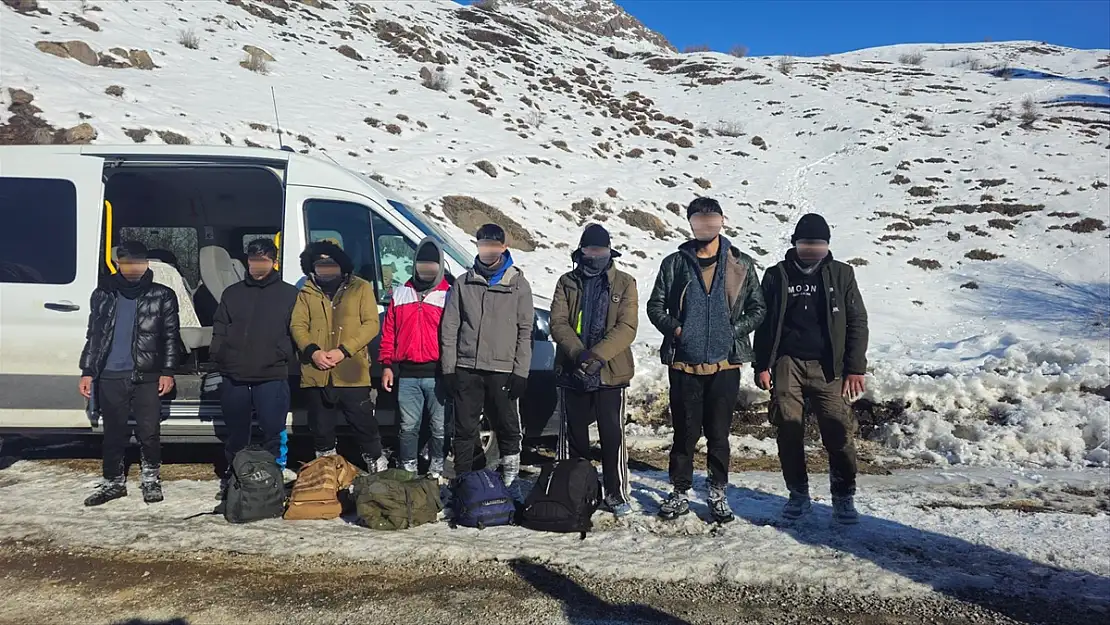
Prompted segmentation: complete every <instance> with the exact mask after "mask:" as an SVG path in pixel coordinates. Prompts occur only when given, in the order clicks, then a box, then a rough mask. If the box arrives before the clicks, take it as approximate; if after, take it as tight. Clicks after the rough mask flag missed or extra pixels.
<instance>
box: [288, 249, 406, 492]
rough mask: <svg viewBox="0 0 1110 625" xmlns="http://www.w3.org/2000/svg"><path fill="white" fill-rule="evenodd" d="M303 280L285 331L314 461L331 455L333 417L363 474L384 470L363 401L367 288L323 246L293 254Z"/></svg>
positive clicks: (370, 332)
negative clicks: (351, 438) (346, 428)
mask: <svg viewBox="0 0 1110 625" xmlns="http://www.w3.org/2000/svg"><path fill="white" fill-rule="evenodd" d="M301 270H302V271H304V273H305V276H306V279H305V283H304V286H303V287H301V291H300V293H298V294H297V303H296V304H295V305H294V307H293V318H292V322H291V324H290V331H291V333H292V335H293V341H294V342H295V343H296V344H297V349H298V350H300V352H301V388H303V389H305V393H306V396H307V403H308V425H309V429H311V430H312V437H313V439H314V443H315V446H316V457H320V456H327V455H331V454H334V453H335V427H336V421H337V419H338V416H339V413H343V416H344V418H346V420H347V424H348V425H350V426H351V429H352V430H353V431H354V433H355V438H356V440H357V441H358V444H359V447H360V448H361V450H362V459H363V460H364V461H365V462H366V465H367V470H368V471H370V472H371V473H376V472H378V471H384V470H385V469H387V468H388V461H387V459H386V458H385V456H384V455H382V439H381V434H380V433H379V432H378V421H377V418H376V417H375V416H374V406H373V404H372V403H371V401H370V351H369V349H368V346H369V345H370V341H372V340H374V337H376V336H377V335H378V328H379V325H380V321H379V318H378V302H377V298H375V297H374V287H373V285H371V284H370V283H369V282H367V281H366V280H363V279H362V278H360V277H358V276H356V275H354V264H353V263H352V262H351V259H350V257H348V256H347V254H346V253H344V252H343V250H342V249H341V248H340V247H339V246H338V245H336V244H334V243H332V242H330V241H317V242H315V243H311V244H309V246H308V248H307V249H305V251H304V252H303V253H302V254H301Z"/></svg>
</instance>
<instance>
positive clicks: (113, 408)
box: [79, 241, 181, 506]
mask: <svg viewBox="0 0 1110 625" xmlns="http://www.w3.org/2000/svg"><path fill="white" fill-rule="evenodd" d="M146 252H147V250H146V247H145V246H144V245H143V244H142V243H139V242H137V241H124V242H122V243H120V245H119V247H118V248H117V253H116V257H117V261H116V268H117V271H116V272H115V273H113V274H112V275H111V276H109V277H107V278H106V279H105V280H103V281H102V282H101V284H100V286H98V287H97V288H96V290H95V291H93V294H92V299H91V302H90V304H89V326H88V333H87V336H86V341H85V348H84V349H83V350H82V351H81V384H80V388H79V390H80V392H81V395H83V396H84V397H85V398H86V399H92V400H95V402H96V405H97V406H98V407H99V409H100V416H101V419H102V423H103V425H104V462H103V477H104V479H103V481H102V482H101V483H100V484H99V485H98V486H97V487H96V490H95V491H94V492H93V494H92V495H89V497H88V499H86V500H85V505H86V506H99V505H101V504H104V503H107V502H109V501H111V500H113V499H119V498H120V497H126V496H127V476H126V474H125V473H124V465H123V463H124V454H125V452H126V450H127V443H128V441H129V440H130V439H131V428H130V427H129V426H128V422H127V421H128V418H129V417H131V416H134V417H135V429H136V431H137V434H138V438H139V444H140V445H141V448H142V470H141V482H140V486H141V488H142V491H143V501H145V502H147V503H156V502H159V501H162V482H161V466H162V447H161V441H160V440H159V433H160V432H159V429H160V426H161V420H162V400H161V397H162V396H163V395H166V394H167V393H169V392H170V391H172V390H173V372H174V369H175V368H176V367H177V365H178V363H179V362H180V360H181V338H180V333H179V331H178V326H179V320H178V317H177V295H176V294H174V292H173V291H172V290H171V289H169V288H168V287H165V286H162V285H161V284H155V283H154V274H153V273H152V272H151V271H150V268H149V265H148V263H147V257H146ZM94 390H95V398H94V397H93V395H94Z"/></svg>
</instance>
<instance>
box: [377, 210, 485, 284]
mask: <svg viewBox="0 0 1110 625" xmlns="http://www.w3.org/2000/svg"><path fill="white" fill-rule="evenodd" d="M389 205H390V206H392V207H393V208H394V209H396V210H397V212H398V213H401V216H403V217H404V218H405V219H407V220H409V221H410V222H412V223H414V224H416V227H417V228H419V229H420V231H421V232H423V233H424V235H425V236H429V237H432V238H433V239H435V240H436V241H438V242H439V244H440V247H442V248H443V251H444V252H445V253H446V254H447V255H448V256H450V257H451V258H452V259H454V261H455V262H457V263H458V264H459V266H460V267H463V268H464V269H465V268H467V267H470V266H471V265H473V264H474V260H473V259H474V256H473V255H472V254H467V253H466V252H464V251H462V250H461V249H459V247H458V246H457V245H456V244H455V241H454V240H453V239H452V238H451V237H450V235H448V234H447V233H446V232H444V231H443V230H442V229H441V228H440V227H439V226H437V225H436V224H434V223H432V222H430V221H426V220H425V219H424V218H423V217H421V216H420V215H418V214H416V212H414V211H413V210H412V209H411V208H409V207H408V206H405V205H404V204H402V203H400V202H396V201H394V200H389Z"/></svg>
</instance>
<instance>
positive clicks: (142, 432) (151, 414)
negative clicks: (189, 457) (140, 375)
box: [96, 378, 162, 480]
mask: <svg viewBox="0 0 1110 625" xmlns="http://www.w3.org/2000/svg"><path fill="white" fill-rule="evenodd" d="M96 390H97V401H98V403H99V406H100V421H101V423H102V424H103V425H104V452H103V453H104V465H103V474H104V479H106V480H118V479H123V478H124V477H125V476H124V464H123V463H124V456H125V455H126V453H127V444H128V443H129V442H131V425H130V424H129V423H128V419H129V418H130V417H132V416H133V417H135V433H136V435H137V436H138V439H139V445H140V446H141V448H142V454H143V455H142V460H143V464H146V465H151V466H158V465H161V464H162V444H161V440H160V439H159V427H160V425H161V421H162V399H161V397H159V396H158V381H157V379H155V380H153V381H150V382H138V383H136V382H132V381H131V380H130V379H128V378H120V379H116V378H101V379H100V380H98V381H97V385H96Z"/></svg>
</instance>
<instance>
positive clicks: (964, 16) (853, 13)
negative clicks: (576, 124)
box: [616, 0, 1110, 56]
mask: <svg viewBox="0 0 1110 625" xmlns="http://www.w3.org/2000/svg"><path fill="white" fill-rule="evenodd" d="M616 2H617V4H619V5H621V6H622V7H624V9H625V10H626V11H628V12H629V13H631V14H632V15H634V16H636V18H638V19H639V20H640V21H641V22H643V23H644V24H645V25H647V26H648V27H649V28H651V29H653V30H657V31H659V32H661V33H663V35H664V36H665V37H667V38H668V39H670V41H671V43H673V44H675V45H676V46H677V47H678V48H679V49H680V50H681V49H682V48H684V47H686V46H689V45H698V44H704V45H708V46H710V47H711V48H713V49H714V50H718V51H721V52H727V51H728V50H729V49H731V48H732V47H733V46H735V45H745V46H747V47H748V49H749V53H750V54H753V55H760V56H766V55H781V54H790V55H796V56H815V55H822V54H835V53H837V52H847V51H850V50H858V49H861V48H870V47H874V46H882V45H889V44H894V43H966V42H976V41H984V40H986V39H987V38H988V37H989V38H990V39H991V40H993V41H1006V40H1014V39H1031V40H1035V41H1045V42H1048V43H1054V44H1057V45H1063V46H1070V47H1073V48H1110V0H1087V1H1069V0H1048V1H1041V0H1037V1H1004V0H995V1H978V2H971V1H959V0H947V1H946V0H934V1H931V2H923V1H916V0H887V1H872V2H860V1H849V2H837V1H834V0H810V1H796V0H777V1H765V0H744V1H741V0H718V1H715V2H714V1H707V0H616Z"/></svg>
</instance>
